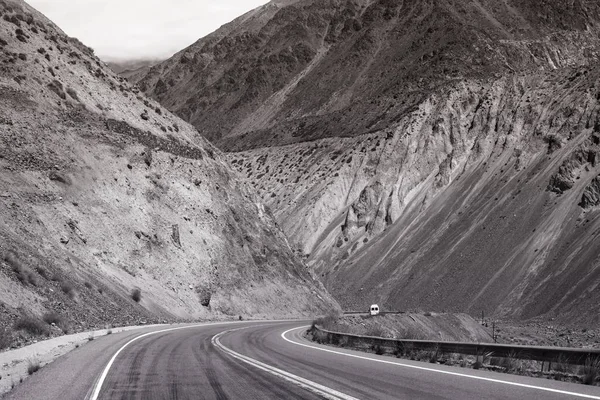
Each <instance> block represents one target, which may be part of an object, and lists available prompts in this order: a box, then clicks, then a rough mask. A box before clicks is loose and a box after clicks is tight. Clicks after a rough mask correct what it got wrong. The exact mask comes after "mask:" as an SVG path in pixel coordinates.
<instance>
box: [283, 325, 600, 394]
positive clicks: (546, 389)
mask: <svg viewBox="0 0 600 400" xmlns="http://www.w3.org/2000/svg"><path fill="white" fill-rule="evenodd" d="M306 328H310V326H308V325H307V326H303V327H300V328H292V329H288V330H287V331H285V332H283V333H282V334H281V337H282V338H283V340H285V341H286V342H289V343H293V344H295V345H297V346H302V347H308V348H310V349H315V350H319V351H325V352H327V353H333V354H339V355H342V356H346V357H353V358H359V359H361V360H368V361H373V362H378V363H382V364H391V365H397V366H399V367H405V368H412V369H418V370H422V371H428V372H437V373H439V374H445V375H453V376H460V377H463V378H470V379H477V380H481V381H487V382H493V383H501V384H504V385H511V386H519V387H524V388H528V389H536V390H543V391H546V392H552V393H558V394H564V395H567V396H574V397H582V398H585V399H594V400H600V396H594V395H590V394H583V393H576V392H568V391H566V390H558V389H551V388H545V387H541V386H534V385H527V384H524V383H516V382H509V381H503V380H501V379H493V378H485V377H482V376H475V375H468V374H461V373H459V372H450V371H442V370H439V369H434V368H427V367H419V366H417V365H410V364H403V363H399V362H395V361H387V360H380V359H377V358H370V357H364V356H359V355H356V354H348V353H342V352H341V351H335V350H330V349H324V348H321V347H317V346H311V345H309V344H304V343H300V342H295V341H293V340H290V339H288V338H287V337H286V336H285V335H286V334H288V333H290V332H291V331H294V330H301V329H306Z"/></svg>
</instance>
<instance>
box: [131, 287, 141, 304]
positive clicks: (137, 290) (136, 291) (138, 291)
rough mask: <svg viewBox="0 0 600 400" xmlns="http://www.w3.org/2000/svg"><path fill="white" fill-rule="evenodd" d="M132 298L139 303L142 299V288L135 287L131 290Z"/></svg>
mask: <svg viewBox="0 0 600 400" xmlns="http://www.w3.org/2000/svg"><path fill="white" fill-rule="evenodd" d="M131 298H132V299H133V301H135V302H136V303H139V302H140V300H142V290H141V289H140V288H135V289H133V290H132V291H131Z"/></svg>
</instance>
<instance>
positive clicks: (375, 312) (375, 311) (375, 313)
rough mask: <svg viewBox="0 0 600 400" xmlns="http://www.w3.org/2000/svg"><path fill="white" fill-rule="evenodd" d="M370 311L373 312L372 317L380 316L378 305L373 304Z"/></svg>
mask: <svg viewBox="0 0 600 400" xmlns="http://www.w3.org/2000/svg"><path fill="white" fill-rule="evenodd" d="M369 311H370V312H371V315H379V306H378V305H377V304H372V305H371V309H370V310H369Z"/></svg>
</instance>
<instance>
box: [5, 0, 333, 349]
mask: <svg viewBox="0 0 600 400" xmlns="http://www.w3.org/2000/svg"><path fill="white" fill-rule="evenodd" d="M0 47H1V52H0V171H1V173H0V215H1V217H0V256H1V257H2V259H1V262H0V328H2V329H0V331H2V332H0V338H1V337H2V335H1V334H3V333H4V329H3V328H5V327H12V326H13V322H14V321H15V320H18V319H19V318H21V319H22V318H23V317H27V318H31V317H33V318H34V319H35V318H39V317H41V316H43V315H45V316H48V315H50V314H51V313H52V312H54V313H56V314H58V316H56V315H55V317H54V318H50V317H48V318H46V319H48V320H56V321H57V322H59V323H60V324H62V325H63V326H69V328H68V330H70V329H80V328H82V327H88V326H91V325H96V326H98V325H100V326H103V325H104V324H109V323H114V324H121V323H127V324H129V323H134V322H139V321H143V320H145V321H150V320H162V319H169V320H172V319H174V318H186V319H187V318H199V317H211V316H218V315H235V316H236V317H237V315H243V316H245V317H249V316H294V315H310V314H312V313H316V312H320V311H322V310H324V309H329V308H331V307H336V304H335V302H334V301H333V300H332V299H331V298H330V297H329V295H328V294H327V292H326V291H325V290H324V289H323V287H322V285H321V284H320V283H318V281H316V280H315V279H313V277H312V276H311V274H310V273H309V272H308V271H307V269H306V266H305V265H304V264H303V263H302V262H301V261H300V260H299V259H298V258H297V257H296V256H295V255H294V254H293V252H292V251H291V250H290V248H289V246H288V244H287V242H286V239H285V237H284V235H283V234H282V232H281V231H280V230H279V228H278V227H277V226H276V224H275V223H274V221H273V219H272V217H271V216H270V215H269V213H268V212H266V211H265V209H264V208H263V207H262V206H261V205H260V204H259V203H258V202H257V201H256V200H255V199H254V195H253V194H251V193H249V192H248V190H247V189H246V187H245V186H244V185H243V184H242V183H241V182H240V179H239V177H238V175H237V173H235V172H234V171H233V170H232V169H231V168H230V167H229V166H228V164H227V162H226V160H225V157H224V156H223V154H222V153H221V152H220V151H218V150H216V149H215V148H214V147H213V146H212V145H210V144H209V143H208V142H207V141H206V140H205V139H203V138H202V137H200V135H198V133H197V132H196V130H195V129H194V128H193V127H191V126H190V125H188V124H187V123H185V122H183V121H182V120H180V119H179V118H177V117H175V116H174V115H172V114H171V113H170V112H168V111H167V110H166V109H165V108H163V107H162V106H160V105H159V104H158V103H156V102H155V101H151V100H149V99H147V98H146V97H145V96H144V95H143V94H142V93H139V91H138V90H137V89H135V88H133V87H132V86H131V85H130V84H128V83H127V82H126V81H125V80H124V79H123V78H121V77H118V76H117V75H115V74H114V73H113V72H112V71H110V70H109V69H108V68H107V67H106V66H105V65H104V64H103V63H102V62H100V60H98V59H97V58H96V57H95V56H94V54H93V50H91V49H90V48H88V47H86V46H85V45H83V44H81V43H80V42H79V41H78V40H77V39H74V38H69V37H67V36H66V35H65V34H64V33H63V32H62V31H60V30H59V29H58V28H57V27H56V26H54V25H53V24H52V23H51V22H50V21H48V20H47V19H46V18H45V17H44V16H43V15H41V14H40V13H38V12H37V11H35V10H33V9H32V8H31V7H29V6H28V5H27V4H25V3H24V2H22V1H17V0H0ZM65 330H67V328H65ZM3 344H5V343H3ZM0 347H2V346H0Z"/></svg>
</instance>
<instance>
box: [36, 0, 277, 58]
mask: <svg viewBox="0 0 600 400" xmlns="http://www.w3.org/2000/svg"><path fill="white" fill-rule="evenodd" d="M28 2H29V4H31V5H32V6H33V7H35V8H36V9H37V10H38V11H40V12H41V13H43V14H44V15H46V16H47V17H48V18H50V19H51V20H52V21H53V22H54V23H56V24H57V25H58V26H59V27H60V28H61V29H62V30H63V31H65V32H66V33H67V34H68V35H70V36H74V37H76V38H78V39H79V40H81V41H82V42H83V43H85V44H86V45H88V46H90V47H92V48H93V49H94V50H95V51H96V54H98V55H99V56H100V57H102V58H104V59H107V60H114V59H139V58H162V57H168V56H170V55H172V54H173V53H175V52H176V51H178V50H181V49H183V48H185V47H186V46H189V45H190V44H192V43H194V42H195V41H197V40H198V39H200V38H201V37H204V36H206V35H207V34H209V33H211V32H213V31H215V30H216V29H218V28H219V27H220V26H221V25H223V24H225V23H227V22H229V21H231V20H233V19H235V18H236V17H238V16H240V15H242V14H243V13H245V12H247V11H249V10H252V9H254V8H256V7H258V6H260V5H262V4H266V3H267V2H268V0H218V1H209V0H77V1H73V0H29V1H28Z"/></svg>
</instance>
